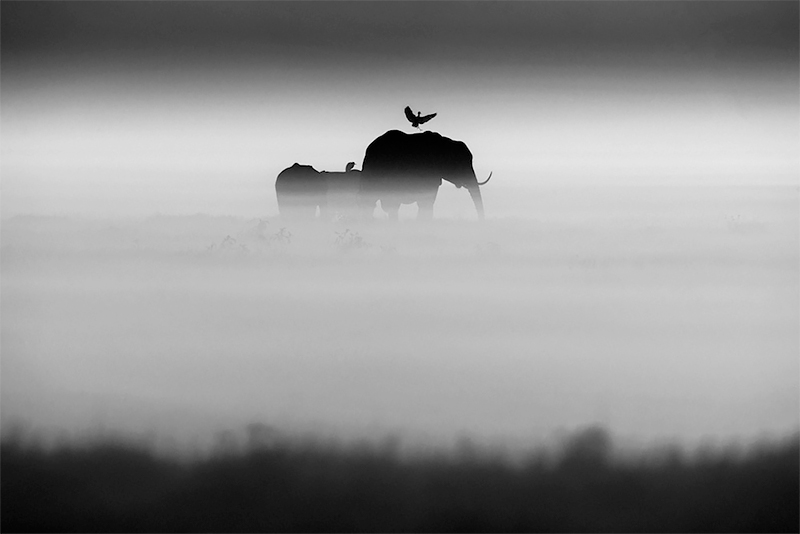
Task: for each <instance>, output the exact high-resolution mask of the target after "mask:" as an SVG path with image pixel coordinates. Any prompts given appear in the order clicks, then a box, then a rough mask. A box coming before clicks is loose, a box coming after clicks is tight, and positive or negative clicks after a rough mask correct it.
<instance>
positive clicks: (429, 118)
mask: <svg viewBox="0 0 800 534" xmlns="http://www.w3.org/2000/svg"><path fill="white" fill-rule="evenodd" d="M435 116H436V113H431V114H430V115H425V116H424V117H420V118H418V119H417V122H418V123H420V124H425V123H426V122H428V121H429V120H431V119H432V118H434V117H435Z"/></svg>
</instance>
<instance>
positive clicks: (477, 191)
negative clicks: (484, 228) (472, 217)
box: [467, 181, 483, 220]
mask: <svg viewBox="0 0 800 534" xmlns="http://www.w3.org/2000/svg"><path fill="white" fill-rule="evenodd" d="M467 191H469V194H470V196H471V197H472V201H473V202H474V203H475V210H476V211H477V212H478V219H480V220H483V197H481V188H480V186H479V185H478V182H477V181H475V183H472V184H469V185H467Z"/></svg>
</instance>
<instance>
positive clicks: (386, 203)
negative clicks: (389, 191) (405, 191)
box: [381, 198, 400, 221]
mask: <svg viewBox="0 0 800 534" xmlns="http://www.w3.org/2000/svg"><path fill="white" fill-rule="evenodd" d="M381 209H383V211H385V212H386V213H387V215H389V220H390V221H396V220H397V218H398V217H397V212H398V211H400V202H396V201H394V200H386V199H385V198H382V199H381Z"/></svg>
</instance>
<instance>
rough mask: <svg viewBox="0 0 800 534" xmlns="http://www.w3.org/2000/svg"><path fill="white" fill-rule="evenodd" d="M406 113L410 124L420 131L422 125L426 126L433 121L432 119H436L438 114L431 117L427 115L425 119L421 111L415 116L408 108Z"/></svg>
mask: <svg viewBox="0 0 800 534" xmlns="http://www.w3.org/2000/svg"><path fill="white" fill-rule="evenodd" d="M405 112H406V118H407V119H408V122H410V123H411V126H413V127H414V128H416V129H417V130H419V129H420V127H419V125H420V124H425V123H426V122H428V121H429V120H431V119H432V118H434V117H435V116H436V113H431V114H430V115H425V116H424V117H423V116H422V114H421V113H420V112H419V111H417V114H416V116H415V115H414V112H413V111H411V108H410V107H409V106H406V109H405Z"/></svg>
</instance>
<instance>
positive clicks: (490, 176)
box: [478, 172, 492, 185]
mask: <svg viewBox="0 0 800 534" xmlns="http://www.w3.org/2000/svg"><path fill="white" fill-rule="evenodd" d="M491 178H492V173H491V172H490V173H489V178H487V179H486V180H484V181H483V182H478V185H483V184H485V183H486V182H488V181H489V180H491Z"/></svg>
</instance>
